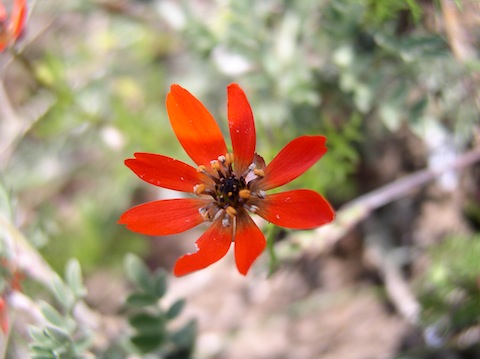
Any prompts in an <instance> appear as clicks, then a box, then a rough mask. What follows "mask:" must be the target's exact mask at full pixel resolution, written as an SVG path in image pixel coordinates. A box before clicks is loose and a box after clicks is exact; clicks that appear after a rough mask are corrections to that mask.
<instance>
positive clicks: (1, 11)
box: [0, 2, 7, 22]
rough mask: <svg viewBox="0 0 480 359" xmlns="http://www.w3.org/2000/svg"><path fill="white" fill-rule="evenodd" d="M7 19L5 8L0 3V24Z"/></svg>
mask: <svg viewBox="0 0 480 359" xmlns="http://www.w3.org/2000/svg"><path fill="white" fill-rule="evenodd" d="M6 19H7V12H6V11H5V6H3V4H2V3H1V2H0V22H5V20H6Z"/></svg>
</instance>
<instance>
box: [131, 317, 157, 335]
mask: <svg viewBox="0 0 480 359" xmlns="http://www.w3.org/2000/svg"><path fill="white" fill-rule="evenodd" d="M128 322H129V323H130V325H131V326H132V327H134V328H135V329H136V330H137V331H138V332H140V333H144V334H156V335H157V334H161V337H163V332H164V331H165V318H164V317H163V316H159V315H152V314H148V313H138V314H135V315H133V316H132V317H130V318H129V320H128Z"/></svg>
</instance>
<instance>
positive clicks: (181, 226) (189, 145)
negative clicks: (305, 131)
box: [119, 84, 335, 276]
mask: <svg viewBox="0 0 480 359" xmlns="http://www.w3.org/2000/svg"><path fill="white" fill-rule="evenodd" d="M227 96H228V106H227V107H228V125H229V130H230V137H231V140H232V148H233V152H229V151H228V150H227V146H226V145H225V141H224V138H223V135H222V133H221V131H220V128H219V126H218V124H217V123H216V122H215V120H214V119H213V117H212V115H211V114H210V113H209V112H208V110H207V109H206V108H205V107H204V106H203V105H202V103H201V102H200V101H199V100H197V99H196V98H195V97H194V96H193V95H192V94H190V93H189V92H188V91H187V90H185V89H184V88H182V87H180V86H179V85H173V86H172V87H171V91H170V93H169V94H168V95H167V111H168V115H169V118H170V123H171V125H172V128H173V130H174V132H175V134H176V136H177V138H178V140H179V141H180V144H181V145H182V146H183V148H184V149H185V151H186V152H187V154H188V155H189V156H190V158H191V159H192V160H193V162H195V163H196V165H197V166H198V167H197V168H195V167H192V166H190V165H189V164H186V163H184V162H181V161H178V160H175V159H173V158H170V157H166V156H163V155H157V154H151V153H135V158H133V159H127V160H126V161H125V164H126V165H127V166H128V167H129V168H130V169H131V170H132V171H133V172H135V173H136V174H137V175H138V176H139V177H140V178H141V179H143V180H144V181H146V182H149V183H151V184H154V185H156V186H159V187H163V188H168V189H173V190H177V191H182V192H189V193H191V194H193V195H195V197H194V198H187V199H170V200H160V201H155V202H149V203H145V204H141V205H139V206H137V207H134V208H132V209H130V210H128V211H126V212H125V213H124V214H123V215H122V216H121V217H120V220H119V223H121V224H125V225H126V226H127V228H128V229H130V230H132V231H134V232H138V233H143V234H147V235H170V234H176V233H180V232H183V231H186V230H188V229H190V228H193V227H195V226H197V225H199V224H200V223H203V222H211V225H210V227H209V228H208V229H207V230H206V231H205V233H204V234H203V235H202V236H201V237H200V238H199V239H198V240H197V241H196V245H197V248H198V250H197V252H195V253H190V254H186V255H184V256H183V257H181V258H180V259H178V261H177V262H176V264H175V268H174V273H175V275H177V276H181V275H185V274H188V273H191V272H193V271H196V270H199V269H202V268H205V267H207V266H209V265H210V264H212V263H215V262H216V261H218V260H219V259H221V258H222V257H223V256H225V254H226V253H227V252H228V249H229V248H230V245H231V244H232V242H233V243H234V246H235V261H236V265H237V268H238V271H239V272H240V273H241V274H243V275H246V274H247V272H248V270H249V269H250V267H251V265H252V263H253V262H254V261H255V259H256V258H257V257H258V256H259V255H260V254H261V253H262V252H263V250H264V248H265V237H264V235H263V233H262V231H261V230H260V229H259V228H258V227H257V225H256V224H255V222H254V221H253V220H252V219H251V218H250V216H249V212H250V213H254V214H257V215H259V216H260V217H263V218H264V219H266V220H267V221H269V222H272V223H274V224H276V225H278V226H282V227H286V228H296V229H311V228H315V227H318V226H321V225H323V224H326V223H329V222H331V221H332V220H333V218H334V216H335V214H334V211H333V209H332V207H331V206H330V204H329V203H328V202H327V201H326V200H325V199H324V198H323V197H322V196H321V195H320V194H318V193H316V192H314V191H311V190H306V189H301V190H294V191H287V192H283V193H276V194H271V195H268V194H267V193H266V191H268V190H270V189H273V188H276V187H279V186H282V185H284V184H286V183H288V182H290V181H292V180H294V179H295V178H297V177H298V176H300V175H301V174H302V173H304V172H305V171H306V170H308V169H309V168H310V167H311V166H312V165H313V164H314V163H316V162H317V161H318V160H319V159H320V158H321V157H322V156H323V155H324V154H325V152H326V151H327V148H326V147H325V141H326V139H325V137H323V136H302V137H299V138H296V139H295V140H293V141H291V142H290V143H289V144H287V145H286V146H285V147H284V148H283V150H281V151H280V153H279V154H278V155H277V156H276V157H275V158H274V159H273V160H272V161H271V162H270V163H269V164H268V165H265V162H264V160H263V158H261V157H260V156H259V155H257V154H256V153H255V147H256V136H255V124H254V119H253V114H252V110H251V108H250V104H249V103H248V100H247V97H246V96H245V94H244V92H243V90H242V89H241V88H240V87H239V86H238V85H237V84H231V85H230V86H228V89H227Z"/></svg>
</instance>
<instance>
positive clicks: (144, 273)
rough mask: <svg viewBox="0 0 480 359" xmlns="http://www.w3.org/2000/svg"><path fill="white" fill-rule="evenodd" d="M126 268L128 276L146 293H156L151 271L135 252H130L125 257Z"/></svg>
mask: <svg viewBox="0 0 480 359" xmlns="http://www.w3.org/2000/svg"><path fill="white" fill-rule="evenodd" d="M125 268H126V271H127V276H128V278H129V279H130V280H131V281H132V282H133V283H135V284H136V285H137V286H138V287H139V288H140V289H142V290H143V291H144V292H146V293H151V294H155V292H156V291H155V283H154V282H153V280H152V277H151V274H150V271H149V270H148V268H147V266H146V265H145V264H144V263H143V261H142V260H141V259H140V258H139V257H138V256H136V255H134V254H131V253H130V254H128V255H127V257H126V258H125Z"/></svg>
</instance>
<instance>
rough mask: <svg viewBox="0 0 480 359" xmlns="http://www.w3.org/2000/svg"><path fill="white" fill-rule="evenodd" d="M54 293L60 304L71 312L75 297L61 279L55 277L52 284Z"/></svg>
mask: <svg viewBox="0 0 480 359" xmlns="http://www.w3.org/2000/svg"><path fill="white" fill-rule="evenodd" d="M52 291H53V294H54V295H55V297H56V298H57V300H58V301H59V302H60V304H61V305H62V306H63V307H64V308H65V309H67V310H68V311H70V310H71V309H72V307H73V305H74V304H75V298H74V295H73V293H72V291H71V289H70V288H69V287H67V286H66V285H65V284H64V283H63V281H62V280H61V279H60V278H59V277H55V278H54V279H53V282H52Z"/></svg>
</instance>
